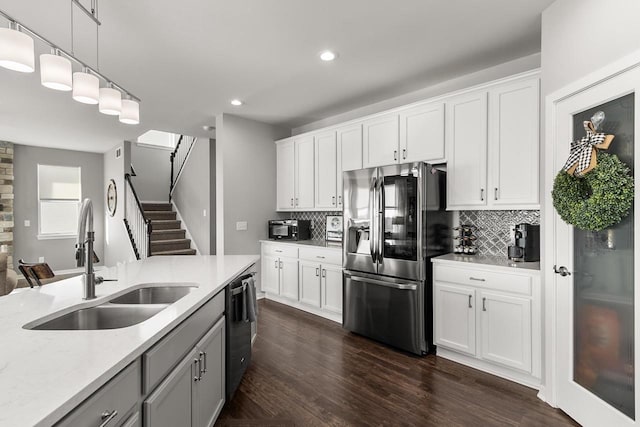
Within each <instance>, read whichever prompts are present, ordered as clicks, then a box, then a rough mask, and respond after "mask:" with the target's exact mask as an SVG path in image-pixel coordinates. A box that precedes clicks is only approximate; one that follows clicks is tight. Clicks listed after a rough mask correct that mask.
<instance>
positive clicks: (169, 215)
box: [144, 210, 176, 220]
mask: <svg viewBox="0 0 640 427" xmlns="http://www.w3.org/2000/svg"><path fill="white" fill-rule="evenodd" d="M144 216H145V217H146V218H147V219H150V220H154V219H164V220H175V219H176V213H175V212H172V211H147V210H145V211H144Z"/></svg>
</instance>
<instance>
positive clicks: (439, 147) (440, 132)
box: [400, 103, 445, 163]
mask: <svg viewBox="0 0 640 427" xmlns="http://www.w3.org/2000/svg"><path fill="white" fill-rule="evenodd" d="M444 156H445V153H444V104H440V103H437V104H429V105H421V106H419V107H415V108H411V109H409V110H405V111H402V112H400V158H401V159H402V163H406V162H423V161H427V160H442V159H444Z"/></svg>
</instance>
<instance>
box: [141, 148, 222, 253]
mask: <svg viewBox="0 0 640 427" xmlns="http://www.w3.org/2000/svg"><path fill="white" fill-rule="evenodd" d="M209 148H210V143H209V140H208V139H206V138H198V140H197V141H196V142H195V145H194V146H193V148H192V149H191V154H189V158H188V159H187V162H186V163H185V165H184V169H183V171H182V175H181V176H180V179H179V180H178V184H177V185H176V188H175V190H174V192H173V197H172V200H173V201H174V203H175V205H176V207H177V208H178V211H179V212H180V215H181V217H182V222H183V227H186V228H187V229H188V230H189V233H190V234H191V239H193V241H194V243H195V244H196V246H197V247H198V250H199V251H200V254H201V255H208V254H209V253H210V249H209V238H210V227H211V225H212V224H211V217H210V212H209V208H210V197H211V191H210V189H209V184H210V179H209V170H210V164H209V161H210V155H209ZM134 166H135V163H134ZM205 211H206V213H205Z"/></svg>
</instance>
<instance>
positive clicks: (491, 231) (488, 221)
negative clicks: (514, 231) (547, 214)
mask: <svg viewBox="0 0 640 427" xmlns="http://www.w3.org/2000/svg"><path fill="white" fill-rule="evenodd" d="M522 222H527V223H529V224H540V211H537V210H536V211H460V224H472V225H475V226H476V227H478V231H476V237H478V240H476V246H477V247H478V254H480V255H490V256H505V257H506V256H507V246H508V245H509V239H510V230H511V226H513V225H514V224H520V223H522Z"/></svg>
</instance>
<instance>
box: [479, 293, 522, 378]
mask: <svg viewBox="0 0 640 427" xmlns="http://www.w3.org/2000/svg"><path fill="white" fill-rule="evenodd" d="M478 307H479V308H478V309H477V310H480V311H479V312H480V319H481V320H480V331H481V335H482V339H481V350H480V354H481V355H482V358H483V359H487V360H491V361H493V362H496V363H499V364H501V365H505V366H508V367H510V368H515V369H519V370H521V371H524V372H527V373H531V300H529V299H526V298H518V297H513V296H509V295H502V294H499V293H494V292H487V291H480V292H479V295H478Z"/></svg>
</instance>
